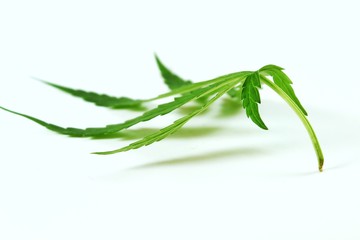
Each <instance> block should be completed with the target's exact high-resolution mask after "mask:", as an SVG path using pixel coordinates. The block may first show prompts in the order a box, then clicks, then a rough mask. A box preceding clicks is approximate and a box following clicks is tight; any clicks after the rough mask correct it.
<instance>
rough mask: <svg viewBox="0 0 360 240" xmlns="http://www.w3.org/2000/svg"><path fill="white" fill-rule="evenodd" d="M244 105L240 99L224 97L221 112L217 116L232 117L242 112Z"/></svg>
mask: <svg viewBox="0 0 360 240" xmlns="http://www.w3.org/2000/svg"><path fill="white" fill-rule="evenodd" d="M242 110H243V107H242V104H241V102H240V101H236V100H234V99H231V98H226V99H223V101H222V102H221V108H220V113H219V115H218V116H217V117H219V118H224V117H232V116H235V115H237V114H239V113H240V112H242Z"/></svg>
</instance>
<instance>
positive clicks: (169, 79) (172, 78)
mask: <svg viewBox="0 0 360 240" xmlns="http://www.w3.org/2000/svg"><path fill="white" fill-rule="evenodd" d="M155 60H156V64H157V66H158V68H159V70H160V73H161V76H162V78H163V79H164V82H165V84H166V85H167V86H168V87H169V89H171V90H174V89H177V88H179V87H182V86H186V85H189V84H192V81H190V80H184V79H183V78H181V77H179V76H178V75H176V74H175V73H173V72H172V71H171V70H170V69H169V68H167V67H166V66H165V65H164V64H163V63H162V61H161V60H160V58H159V57H158V56H157V55H156V54H155Z"/></svg>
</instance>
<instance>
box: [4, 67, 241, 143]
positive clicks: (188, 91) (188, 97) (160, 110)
mask: <svg viewBox="0 0 360 240" xmlns="http://www.w3.org/2000/svg"><path fill="white" fill-rule="evenodd" d="M246 74H247V72H245V73H244V72H240V73H236V74H235V73H234V74H230V75H225V76H222V77H219V78H216V79H213V80H210V81H207V82H203V83H202V84H196V86H197V87H196V88H195V89H194V87H191V86H190V85H189V86H184V87H182V88H179V89H177V90H175V91H173V92H169V93H167V94H162V95H160V96H159V97H157V98H154V99H158V98H163V97H166V96H171V95H174V94H176V93H178V92H179V93H184V94H183V95H182V96H180V97H176V98H175V99H174V100H173V101H171V102H168V103H165V104H161V105H159V106H158V107H156V108H154V109H152V110H149V111H147V112H145V113H143V114H142V115H141V116H139V117H136V118H133V119H130V120H127V121H125V122H123V123H119V124H111V125H107V126H105V127H97V128H86V129H80V128H73V127H68V128H63V127H60V126H57V125H54V124H51V123H47V122H45V121H43V120H40V119H38V118H35V117H32V116H29V115H26V114H22V113H18V112H15V111H12V110H9V109H7V108H4V107H1V106H0V108H2V109H3V110H5V111H8V112H11V113H13V114H16V115H19V116H22V117H25V118H27V119H29V120H31V121H33V122H36V123H37V124H39V125H41V126H43V127H45V128H47V129H49V130H51V131H54V132H57V133H60V134H64V135H68V136H72V137H94V136H101V135H107V134H112V133H116V132H118V131H121V130H123V129H126V128H129V127H131V126H133V125H136V124H138V123H140V122H145V121H149V120H151V119H153V118H155V117H158V116H162V115H165V114H168V113H170V112H172V111H174V110H175V109H177V108H179V107H181V106H183V105H184V104H186V103H188V102H190V101H193V100H196V99H199V98H201V97H203V96H207V95H211V94H214V91H215V90H217V89H218V88H219V87H221V86H224V85H226V84H228V83H229V82H230V83H231V82H232V81H234V80H238V79H242V78H243V77H244V76H245V75H246ZM235 75H237V76H238V77H235ZM229 76H230V77H229ZM229 78H231V80H229ZM210 83H212V84H210ZM208 84H210V85H208ZM193 85H195V84H193ZM203 86H205V87H203Z"/></svg>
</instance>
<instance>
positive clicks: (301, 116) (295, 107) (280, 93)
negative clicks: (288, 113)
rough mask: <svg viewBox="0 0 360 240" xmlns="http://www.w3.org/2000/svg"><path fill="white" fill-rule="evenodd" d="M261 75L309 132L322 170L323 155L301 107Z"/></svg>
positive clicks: (263, 80)
mask: <svg viewBox="0 0 360 240" xmlns="http://www.w3.org/2000/svg"><path fill="white" fill-rule="evenodd" d="M260 76H261V80H262V82H263V83H265V84H266V85H267V86H269V87H270V88H271V89H272V90H274V91H275V92H276V93H277V94H279V95H280V97H282V98H283V99H284V100H285V101H286V102H287V103H288V104H289V106H290V107H291V108H292V109H293V110H294V111H295V113H296V114H297V115H298V117H299V118H300V120H301V121H302V123H303V124H304V126H305V128H306V130H307V131H308V133H309V136H310V138H311V141H312V144H313V146H314V149H315V152H316V155H317V157H318V165H319V171H320V172H322V168H323V165H324V156H323V153H322V151H321V147H320V143H319V141H318V139H317V137H316V134H315V132H314V129H313V128H312V126H311V124H310V122H309V120H308V119H307V118H306V116H305V115H304V113H303V112H302V111H301V109H300V108H299V107H298V106H297V105H296V103H295V102H294V101H293V100H292V99H291V98H290V97H289V96H288V95H287V94H286V93H285V92H284V91H283V90H282V89H281V88H280V87H278V86H277V85H276V84H275V83H273V82H272V81H270V80H269V79H267V78H266V77H264V76H262V75H260Z"/></svg>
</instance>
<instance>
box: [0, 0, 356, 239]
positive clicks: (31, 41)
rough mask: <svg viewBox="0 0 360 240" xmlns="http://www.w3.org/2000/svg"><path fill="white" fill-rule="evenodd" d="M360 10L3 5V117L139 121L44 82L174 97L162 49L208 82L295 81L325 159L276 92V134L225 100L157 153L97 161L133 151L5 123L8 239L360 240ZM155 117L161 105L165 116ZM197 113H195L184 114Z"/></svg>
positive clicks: (272, 114)
mask: <svg viewBox="0 0 360 240" xmlns="http://www.w3.org/2000/svg"><path fill="white" fill-rule="evenodd" d="M359 7H360V6H359V5H358V1H355V0H354V1H350V0H342V1H331V0H330V1H314V0H313V1H308V0H303V1H277V0H276V1H188V0H183V1H131V2H130V1H104V0H103V1H80V0H71V1H67V0H62V1H29V0H28V1H17V0H12V1H6V0H2V1H1V2H0V69H1V70H0V105H1V106H4V107H8V108H11V109H13V110H17V111H20V112H23V113H27V114H30V115H33V116H36V117H39V118H41V119H43V120H46V121H49V122H52V123H56V124H58V125H61V126H72V127H90V126H104V125H106V124H110V123H118V122H122V121H123V120H125V119H127V118H130V117H132V116H135V115H137V114H139V113H136V112H135V113H134V112H129V111H112V110H108V109H105V108H100V107H95V106H94V105H92V104H90V103H85V102H83V101H81V100H79V99H75V98H72V97H70V96H67V95H66V94H63V93H61V92H59V91H57V90H55V89H51V88H49V87H48V86H45V85H43V84H41V83H39V82H37V81H35V80H33V79H31V76H35V77H38V78H42V79H46V80H49V81H52V82H56V83H59V84H62V85H65V86H70V87H74V88H82V89H87V90H94V91H98V92H102V93H108V94H111V95H116V96H122V95H125V96H130V97H134V98H147V97H152V96H154V95H157V94H159V93H162V92H165V91H166V90H167V89H166V87H165V86H164V85H163V84H162V80H161V78H160V75H159V73H158V70H157V69H156V65H155V62H154V59H153V54H154V52H156V53H157V54H158V55H159V56H160V57H161V59H162V60H163V61H164V63H165V64H166V65H168V66H169V67H170V68H171V69H172V70H174V71H175V72H176V73H178V74H179V75H181V76H183V77H185V78H188V79H192V80H194V81H201V80H207V79H210V78H213V77H216V76H219V75H223V74H227V73H229V72H234V71H241V70H255V69H258V68H260V67H261V66H263V65H265V64H270V63H272V64H277V65H280V66H283V67H284V68H286V71H287V73H288V74H289V75H290V77H292V79H293V81H294V88H295V90H296V92H297V95H298V96H299V98H300V100H302V102H303V104H304V106H305V107H306V108H307V110H308V112H309V115H310V117H309V119H310V121H311V123H312V124H313V127H314V128H315V130H316V132H317V134H318V137H319V140H320V142H321V144H322V147H323V151H324V155H325V167H324V172H323V173H318V172H317V162H316V156H315V154H314V151H313V149H312V146H311V143H310V140H309V138H308V136H307V133H306V131H305V129H304V127H303V126H302V124H301V122H300V121H299V120H298V119H297V118H296V116H295V114H294V113H293V112H292V111H291V110H290V109H289V108H288V106H286V104H285V103H283V102H282V100H281V99H280V98H279V97H277V96H276V95H275V94H273V93H272V92H271V91H270V90H268V89H266V87H264V89H263V90H262V100H263V104H262V105H261V106H260V111H261V113H262V116H263V119H264V121H265V123H266V124H267V125H268V127H269V129H270V130H269V131H263V130H261V129H259V128H258V127H257V126H255V125H254V124H252V123H251V122H250V121H249V120H248V119H246V117H245V116H244V112H243V111H239V113H238V114H235V115H232V116H225V115H224V114H221V105H224V104H226V103H227V102H226V101H225V100H221V101H220V102H219V103H218V104H216V105H214V106H213V108H212V110H210V111H209V112H207V113H206V114H204V115H202V116H199V117H197V118H196V119H193V121H191V122H190V123H189V124H188V125H186V126H185V128H184V130H183V131H180V132H179V133H177V134H176V135H174V136H172V137H170V138H168V139H167V140H164V141H163V142H161V143H157V144H154V145H151V146H149V147H146V148H143V149H139V150H137V151H131V152H127V153H121V154H116V155H111V156H96V155H90V154H89V153H90V152H92V151H99V150H112V149H115V148H119V147H121V146H124V145H126V144H128V143H130V142H131V141H134V140H135V138H136V136H141V135H142V134H143V133H146V132H149V131H151V130H154V129H156V128H158V127H161V126H164V125H166V124H169V123H170V122H171V121H173V120H175V119H176V118H178V117H180V116H181V115H182V114H183V113H181V112H176V113H173V114H171V115H169V116H166V117H163V118H161V119H159V120H156V121H154V122H149V123H146V124H142V125H139V126H138V127H136V128H134V130H127V131H125V132H124V139H108V140H98V141H95V140H91V139H77V138H68V137H65V136H61V135H57V134H54V133H52V132H49V131H47V130H46V129H43V128H42V127H40V126H38V125H36V124H34V123H33V122H30V121H28V120H26V119H23V118H20V117H18V116H15V115H12V114H9V113H6V112H3V111H1V112H0V131H1V136H0V143H1V151H0V239H4V240H13V239H28V240H35V239H36V240H39V239H49V240H58V239H59V240H60V239H68V240H72V239H74V240H75V239H91V240H92V239H109V240H112V239H127V240H135V239H136V240H137V239H182V240H183V239H188V240H190V239H191V240H192V239H231V240H232V239H248V240H249V239H250V240H251V239H277V240H279V239H280V240H281V239H292V240H294V239H342V240H347V239H360V194H359V180H360V164H359V161H358V160H359V156H358V154H357V152H356V151H355V150H356V148H358V146H359V137H358V136H359V133H360V127H359V120H360V113H359V110H358V103H359V102H360V101H359V100H360V99H359V90H358V88H359V86H360V84H359V81H360V80H359V78H358V75H357V73H358V68H359V54H360V48H359V42H360V38H359V22H360V15H359ZM151 106H154V105H150V107H151ZM183 111H185V110H183Z"/></svg>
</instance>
